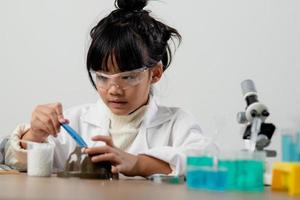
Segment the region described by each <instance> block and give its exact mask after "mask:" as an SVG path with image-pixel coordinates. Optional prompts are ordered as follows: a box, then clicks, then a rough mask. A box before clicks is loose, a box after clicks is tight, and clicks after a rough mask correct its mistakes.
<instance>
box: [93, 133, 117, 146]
mask: <svg viewBox="0 0 300 200" xmlns="http://www.w3.org/2000/svg"><path fill="white" fill-rule="evenodd" d="M92 140H93V141H102V142H105V143H106V144H107V145H108V146H111V147H113V146H114V144H113V141H112V138H111V137H110V136H104V135H96V136H94V137H92Z"/></svg>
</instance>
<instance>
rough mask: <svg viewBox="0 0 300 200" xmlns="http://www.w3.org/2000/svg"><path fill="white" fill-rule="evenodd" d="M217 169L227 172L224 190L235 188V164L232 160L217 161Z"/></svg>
mask: <svg viewBox="0 0 300 200" xmlns="http://www.w3.org/2000/svg"><path fill="white" fill-rule="evenodd" d="M218 165H219V167H222V168H225V169H226V170H227V182H226V189H227V190H233V189H235V187H236V177H237V163H236V161H234V160H219V162H218Z"/></svg>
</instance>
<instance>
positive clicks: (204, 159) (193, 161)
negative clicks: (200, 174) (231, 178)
mask: <svg viewBox="0 0 300 200" xmlns="http://www.w3.org/2000/svg"><path fill="white" fill-rule="evenodd" d="M187 166H198V167H200V166H213V159H212V157H208V156H201V157H196V156H195V157H191V156H189V157H187Z"/></svg>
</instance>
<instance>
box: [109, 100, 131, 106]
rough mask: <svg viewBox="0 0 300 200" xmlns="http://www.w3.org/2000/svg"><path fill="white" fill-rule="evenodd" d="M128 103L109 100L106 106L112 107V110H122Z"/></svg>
mask: <svg viewBox="0 0 300 200" xmlns="http://www.w3.org/2000/svg"><path fill="white" fill-rule="evenodd" d="M127 103H128V102H127V101H122V100H109V101H108V104H109V105H110V106H111V107H113V108H122V107H124V106H126V104H127Z"/></svg>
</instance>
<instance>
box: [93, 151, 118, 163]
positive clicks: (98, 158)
mask: <svg viewBox="0 0 300 200" xmlns="http://www.w3.org/2000/svg"><path fill="white" fill-rule="evenodd" d="M92 161H93V162H102V161H110V162H111V163H115V164H117V163H120V162H121V160H120V159H119V158H118V156H117V155H116V154H115V153H105V154H100V155H95V156H93V157H92Z"/></svg>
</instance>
